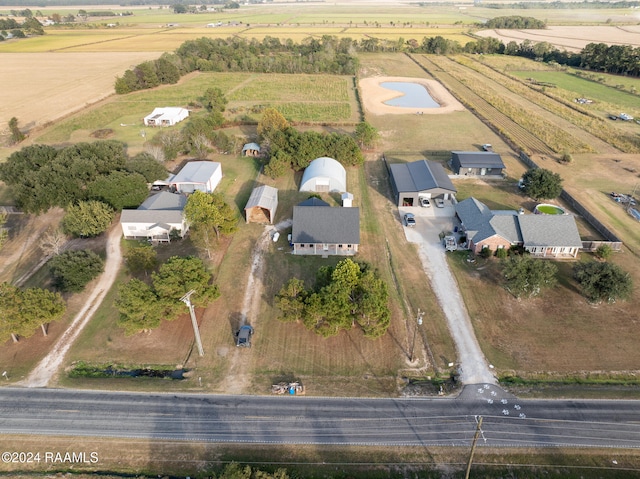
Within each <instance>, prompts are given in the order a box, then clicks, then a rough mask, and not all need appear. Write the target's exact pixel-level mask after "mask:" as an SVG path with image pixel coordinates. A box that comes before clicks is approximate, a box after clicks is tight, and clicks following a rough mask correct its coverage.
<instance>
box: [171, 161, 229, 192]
mask: <svg viewBox="0 0 640 479" xmlns="http://www.w3.org/2000/svg"><path fill="white" fill-rule="evenodd" d="M221 179H222V165H221V164H220V163H218V162H216V161H191V162H189V163H187V164H186V165H184V166H183V167H182V169H181V170H180V172H179V173H178V174H177V175H175V176H174V177H173V178H170V179H169V181H168V183H169V185H170V186H171V187H172V188H174V189H175V191H177V192H179V193H193V192H194V191H204V192H205V193H212V192H213V190H215V189H216V186H218V183H220V180H221Z"/></svg>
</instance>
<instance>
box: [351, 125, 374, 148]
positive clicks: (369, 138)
mask: <svg viewBox="0 0 640 479" xmlns="http://www.w3.org/2000/svg"><path fill="white" fill-rule="evenodd" d="M378 138H380V133H378V130H377V129H376V128H375V127H374V126H373V125H371V124H370V123H367V122H366V121H362V122H360V123H358V124H357V125H356V131H355V139H356V141H357V142H358V145H359V146H360V148H372V147H373V146H374V145H375V144H376V141H378Z"/></svg>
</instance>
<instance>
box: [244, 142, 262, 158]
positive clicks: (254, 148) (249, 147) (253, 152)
mask: <svg viewBox="0 0 640 479" xmlns="http://www.w3.org/2000/svg"><path fill="white" fill-rule="evenodd" d="M242 156H260V145H258V144H257V143H247V144H245V145H244V146H243V147H242Z"/></svg>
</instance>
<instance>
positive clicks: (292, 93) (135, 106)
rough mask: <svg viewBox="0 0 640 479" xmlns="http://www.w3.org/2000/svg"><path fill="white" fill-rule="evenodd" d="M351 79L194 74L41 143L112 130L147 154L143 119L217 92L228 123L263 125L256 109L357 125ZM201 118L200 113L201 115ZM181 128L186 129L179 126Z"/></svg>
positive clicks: (62, 127)
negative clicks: (224, 105)
mask: <svg viewBox="0 0 640 479" xmlns="http://www.w3.org/2000/svg"><path fill="white" fill-rule="evenodd" d="M352 85H353V79H352V78H351V77H341V76H330V75H319V76H314V75H281V74H277V75H270V74H254V73H193V74H191V75H189V76H187V77H185V78H183V79H182V80H181V81H180V83H179V84H178V85H167V86H164V87H161V88H158V89H155V90H149V91H141V92H134V93H130V94H128V95H115V96H113V97H112V98H110V99H109V100H108V101H106V102H104V103H103V104H100V105H97V106H96V107H95V108H91V109H88V110H85V111H82V112H80V113H78V114H76V115H72V116H70V117H69V118H67V119H64V120H62V121H60V122H58V123H56V124H55V125H53V126H52V127H51V128H49V129H47V130H46V131H44V132H43V134H42V136H40V137H39V139H38V140H39V141H42V142H46V143H62V142H65V141H69V140H71V139H73V140H74V141H90V140H91V138H90V137H89V135H90V134H91V133H92V132H93V131H95V130H98V129H104V128H110V129H112V130H113V132H114V133H113V135H114V136H113V137H112V138H114V139H117V140H121V141H125V142H126V143H127V144H128V145H129V147H130V148H141V146H142V143H143V142H144V141H145V138H143V137H141V136H140V132H141V129H145V131H146V133H148V134H151V132H154V130H153V129H149V128H145V127H144V125H143V122H142V119H143V118H144V117H145V116H146V115H148V114H149V113H150V112H151V111H152V110H153V108H155V107H157V106H159V105H171V106H183V107H186V106H187V105H189V103H191V102H196V101H197V99H198V98H199V97H200V96H202V93H203V92H204V90H206V89H207V88H211V87H217V88H220V89H221V90H222V91H223V92H225V93H226V94H227V98H228V99H229V100H230V101H229V103H228V104H227V117H228V118H229V119H230V120H235V119H236V117H237V116H248V117H249V118H253V119H255V121H258V120H259V118H260V113H259V111H255V112H254V111H253V109H252V107H253V106H255V105H261V106H262V107H266V106H272V107H275V108H278V109H279V110H280V111H281V112H282V113H283V114H284V115H285V116H286V117H287V118H288V119H290V120H291V121H294V122H310V123H313V122H326V121H331V122H337V123H340V122H342V123H357V122H358V121H359V116H358V108H357V104H356V100H355V92H354V91H353V86H352ZM195 114H197V112H196V113H195ZM176 128H180V126H177V127H176Z"/></svg>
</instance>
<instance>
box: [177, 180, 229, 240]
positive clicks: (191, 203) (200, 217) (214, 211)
mask: <svg viewBox="0 0 640 479" xmlns="http://www.w3.org/2000/svg"><path fill="white" fill-rule="evenodd" d="M184 215H185V218H186V219H187V221H189V223H190V224H191V227H192V228H194V229H199V228H209V229H211V230H213V231H214V232H215V235H216V238H217V239H219V237H220V235H221V234H231V233H233V232H234V231H236V229H237V228H238V216H237V214H236V212H235V211H234V210H233V209H232V208H231V206H229V204H227V203H226V202H225V201H224V197H223V196H222V195H221V194H219V193H204V192H202V191H196V192H194V193H193V194H192V195H190V196H189V199H188V200H187V204H186V206H185V208H184Z"/></svg>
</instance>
